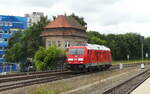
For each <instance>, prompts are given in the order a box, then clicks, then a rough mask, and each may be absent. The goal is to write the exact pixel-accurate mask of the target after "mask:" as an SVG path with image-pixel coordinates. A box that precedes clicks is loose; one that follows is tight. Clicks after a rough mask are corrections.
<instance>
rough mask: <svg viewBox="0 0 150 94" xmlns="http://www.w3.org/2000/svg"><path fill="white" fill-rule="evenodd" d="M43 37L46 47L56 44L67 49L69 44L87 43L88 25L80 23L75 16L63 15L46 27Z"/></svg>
mask: <svg viewBox="0 0 150 94" xmlns="http://www.w3.org/2000/svg"><path fill="white" fill-rule="evenodd" d="M42 37H43V40H44V43H45V44H44V45H45V47H46V48H47V47H49V46H52V45H56V46H57V47H59V48H63V49H65V48H67V47H69V46H74V45H84V44H86V43H87V34H86V27H83V26H82V25H80V24H79V23H78V22H77V21H76V20H75V19H74V18H73V17H68V16H63V15H60V16H58V17H57V18H56V19H55V20H53V21H52V22H50V23H49V24H48V25H47V26H46V27H44V32H42Z"/></svg>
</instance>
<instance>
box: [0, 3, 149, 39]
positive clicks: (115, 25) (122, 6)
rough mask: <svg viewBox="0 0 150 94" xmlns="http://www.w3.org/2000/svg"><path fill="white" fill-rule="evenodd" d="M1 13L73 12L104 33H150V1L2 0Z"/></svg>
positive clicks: (91, 26) (57, 13)
mask: <svg viewBox="0 0 150 94" xmlns="http://www.w3.org/2000/svg"><path fill="white" fill-rule="evenodd" d="M0 2H1V3H0V9H1V11H0V14H1V15H3V14H4V15H17V16H23V15H24V14H25V13H31V12H33V11H40V12H44V13H45V14H46V15H48V16H49V17H51V16H53V15H59V14H64V13H67V14H71V13H72V12H74V13H75V14H76V15H79V16H82V17H84V18H85V21H86V22H87V23H88V30H97V31H99V32H101V33H105V34H108V33H116V34H118V33H126V32H136V33H140V34H142V35H144V36H150V33H149V31H150V28H149V26H150V6H149V4H150V1H149V0H11V1H6V0H0Z"/></svg>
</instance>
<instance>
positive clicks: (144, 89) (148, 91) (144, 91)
mask: <svg viewBox="0 0 150 94" xmlns="http://www.w3.org/2000/svg"><path fill="white" fill-rule="evenodd" d="M130 94H150V78H148V79H147V80H146V81H145V82H143V83H142V84H141V85H140V86H138V87H137V88H136V89H135V90H134V91H133V92H131V93H130Z"/></svg>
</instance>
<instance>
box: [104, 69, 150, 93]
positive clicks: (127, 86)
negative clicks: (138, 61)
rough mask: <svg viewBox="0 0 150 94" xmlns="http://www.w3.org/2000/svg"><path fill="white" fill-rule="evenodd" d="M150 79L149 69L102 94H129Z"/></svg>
mask: <svg viewBox="0 0 150 94" xmlns="http://www.w3.org/2000/svg"><path fill="white" fill-rule="evenodd" d="M149 77H150V69H147V70H145V71H143V72H141V73H139V74H137V75H135V76H133V77H131V78H129V79H127V80H126V81H124V82H122V83H120V84H118V85H116V86H114V87H112V88H110V89H108V90H106V91H104V92H103V93H102V94H130V93H131V92H132V91H133V90H134V89H135V88H136V87H138V86H139V85H140V84H141V83H143V82H144V81H145V80H146V79H148V78H149Z"/></svg>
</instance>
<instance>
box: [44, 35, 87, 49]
mask: <svg viewBox="0 0 150 94" xmlns="http://www.w3.org/2000/svg"><path fill="white" fill-rule="evenodd" d="M45 42H46V44H45V46H46V48H48V47H49V46H52V45H56V46H57V47H59V48H63V49H65V48H67V47H69V46H75V45H79V44H86V43H87V40H86V39H85V38H81V37H74V36H51V37H50V36H49V37H45Z"/></svg>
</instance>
